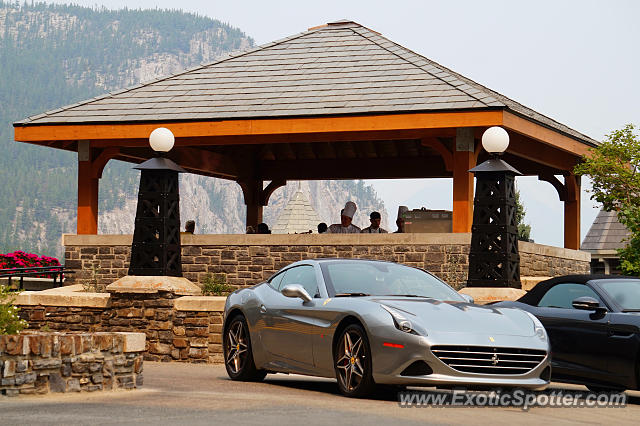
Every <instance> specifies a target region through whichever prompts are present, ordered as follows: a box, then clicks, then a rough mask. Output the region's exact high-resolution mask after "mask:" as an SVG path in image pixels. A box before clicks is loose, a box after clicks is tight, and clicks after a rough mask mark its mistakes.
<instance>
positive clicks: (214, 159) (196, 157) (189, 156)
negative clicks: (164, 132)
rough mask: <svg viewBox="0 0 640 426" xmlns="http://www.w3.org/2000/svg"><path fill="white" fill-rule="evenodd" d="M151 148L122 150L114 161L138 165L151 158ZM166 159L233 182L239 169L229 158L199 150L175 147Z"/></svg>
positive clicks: (194, 171)
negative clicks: (118, 160)
mask: <svg viewBox="0 0 640 426" xmlns="http://www.w3.org/2000/svg"><path fill="white" fill-rule="evenodd" d="M153 155H154V154H153V151H151V148H148V147H147V148H123V149H120V150H119V152H118V155H117V156H116V157H114V158H115V159H121V160H123V161H131V162H135V163H140V162H142V161H146V160H148V159H150V158H151V157H153ZM168 157H169V158H170V159H172V160H173V161H175V162H176V163H177V164H178V165H180V166H181V167H183V168H184V169H185V170H187V171H189V172H192V173H197V174H200V175H204V176H211V177H218V178H222V179H233V180H235V179H236V178H237V177H238V176H239V175H240V174H241V169H240V168H239V167H237V165H236V162H235V161H234V160H233V159H231V158H230V157H229V156H226V155H223V154H218V153H216V152H211V151H209V150H206V149H201V148H191V147H177V148H174V149H172V150H171V151H170V152H169V154H168Z"/></svg>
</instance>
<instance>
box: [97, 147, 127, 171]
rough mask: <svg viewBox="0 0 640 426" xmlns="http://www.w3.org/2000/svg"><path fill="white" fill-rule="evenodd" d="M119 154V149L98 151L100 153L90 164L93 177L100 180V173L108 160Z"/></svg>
mask: <svg viewBox="0 0 640 426" xmlns="http://www.w3.org/2000/svg"><path fill="white" fill-rule="evenodd" d="M119 153H120V149H118V148H116V147H110V148H105V149H102V150H100V153H99V154H98V155H97V156H96V158H95V159H94V160H93V161H92V162H91V169H92V171H93V177H94V178H96V179H100V178H102V172H103V171H104V168H105V166H106V165H107V163H108V162H109V160H111V159H114V158H116V157H117V156H118V154H119Z"/></svg>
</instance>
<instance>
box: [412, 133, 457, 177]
mask: <svg viewBox="0 0 640 426" xmlns="http://www.w3.org/2000/svg"><path fill="white" fill-rule="evenodd" d="M420 143H422V145H423V146H428V147H429V148H432V149H434V150H435V151H437V152H438V154H440V156H441V157H442V161H444V167H445V169H446V170H447V171H449V172H451V171H453V154H452V153H451V151H449V150H448V149H447V147H446V146H444V144H443V143H442V141H440V139H437V138H423V139H421V140H420Z"/></svg>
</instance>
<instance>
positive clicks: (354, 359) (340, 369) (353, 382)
mask: <svg viewBox="0 0 640 426" xmlns="http://www.w3.org/2000/svg"><path fill="white" fill-rule="evenodd" d="M337 352H338V353H337V361H336V372H337V373H338V380H339V381H340V382H341V385H342V387H343V388H344V389H345V390H346V391H347V392H353V391H355V390H356V389H357V388H358V387H359V386H360V383H362V380H363V378H364V377H365V374H367V372H366V370H365V368H366V365H367V364H366V363H367V362H368V360H367V359H366V356H367V355H366V350H365V342H364V340H363V336H362V335H360V333H358V331H357V329H351V330H346V331H345V333H344V334H343V336H342V340H341V342H340V343H339V344H338V348H337Z"/></svg>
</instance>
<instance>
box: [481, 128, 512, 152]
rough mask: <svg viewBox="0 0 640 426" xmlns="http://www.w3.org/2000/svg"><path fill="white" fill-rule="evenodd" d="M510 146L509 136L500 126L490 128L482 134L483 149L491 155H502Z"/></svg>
mask: <svg viewBox="0 0 640 426" xmlns="http://www.w3.org/2000/svg"><path fill="white" fill-rule="evenodd" d="M508 146H509V134H508V133H507V131H506V130H505V129H503V128H502V127H498V126H493V127H489V128H488V129H487V130H485V132H484V133H483V134H482V147H483V148H484V149H485V150H486V151H487V152H488V153H490V154H497V155H500V154H502V153H503V152H505V151H506V150H507V147H508Z"/></svg>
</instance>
